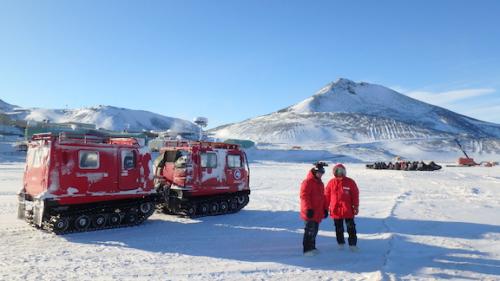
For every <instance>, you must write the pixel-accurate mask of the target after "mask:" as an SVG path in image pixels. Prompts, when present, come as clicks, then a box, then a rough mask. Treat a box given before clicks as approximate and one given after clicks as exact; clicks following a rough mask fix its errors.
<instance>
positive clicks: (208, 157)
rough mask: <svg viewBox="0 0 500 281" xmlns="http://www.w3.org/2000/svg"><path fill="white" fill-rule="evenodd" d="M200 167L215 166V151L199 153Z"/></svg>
mask: <svg viewBox="0 0 500 281" xmlns="http://www.w3.org/2000/svg"><path fill="white" fill-rule="evenodd" d="M201 167H202V168H216V167H217V154H215V153H202V154H201Z"/></svg>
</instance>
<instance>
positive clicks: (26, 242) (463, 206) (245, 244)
mask: <svg viewBox="0 0 500 281" xmlns="http://www.w3.org/2000/svg"><path fill="white" fill-rule="evenodd" d="M309 168H310V165H308V164H297V163H277V162H254V163H251V181H250V183H251V187H252V194H251V196H250V198H251V200H250V203H249V205H248V206H247V207H246V208H245V209H243V210H242V211H241V212H239V213H237V214H232V215H226V216H216V217H204V218H200V219H185V218H179V217H175V216H169V215H164V214H154V215H153V216H152V217H151V218H150V219H149V220H148V221H146V222H145V223H144V224H142V225H139V226H137V227H130V228H121V229H112V230H104V231H97V232H87V233H78V234H69V235H63V236H56V235H53V234H49V233H45V232H43V231H40V230H37V229H34V228H33V227H31V226H29V225H27V224H26V223H25V222H24V221H21V220H17V219H16V208H17V203H16V192H17V191H18V190H19V188H20V187H21V185H22V173H23V163H16V162H3V163H0V268H1V270H0V280H9V281H10V280H93V281H94V280H338V279H344V280H400V279H405V280H422V279H453V280H457V279H461V280H498V279H500V220H499V214H500V167H498V166H497V167H493V168H485V167H474V168H448V167H444V168H443V170H441V171H436V172H408V171H391V170H384V171H380V170H367V169H365V168H364V166H363V165H362V164H347V173H348V175H349V176H351V177H352V178H354V179H355V180H356V181H357V183H358V186H359V188H360V193H361V197H360V202H361V206H360V214H359V217H357V219H356V224H357V228H358V235H359V243H358V245H359V247H360V251H359V252H350V251H348V250H344V251H341V250H338V249H337V246H336V242H335V238H334V236H335V233H334V231H333V223H332V221H331V219H327V220H324V221H323V222H322V223H321V225H320V232H319V235H318V238H317V247H318V248H319V250H320V253H319V255H317V256H314V257H304V256H303V255H302V253H301V251H302V234H303V223H302V221H301V220H300V219H299V214H298V210H299V199H298V197H299V196H298V192H299V185H300V182H301V181H302V180H303V178H304V177H305V175H306V173H307V171H308V169H309ZM329 168H331V166H330V167H329ZM330 176H331V172H328V173H327V174H325V180H328V179H329V177H330Z"/></svg>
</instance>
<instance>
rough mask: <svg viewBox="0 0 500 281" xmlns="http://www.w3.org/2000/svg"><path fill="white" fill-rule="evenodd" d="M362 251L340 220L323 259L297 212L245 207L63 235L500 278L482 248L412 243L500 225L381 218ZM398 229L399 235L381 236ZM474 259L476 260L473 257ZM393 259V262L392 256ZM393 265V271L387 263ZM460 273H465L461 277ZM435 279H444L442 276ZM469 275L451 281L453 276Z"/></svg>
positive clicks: (217, 253)
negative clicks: (312, 251)
mask: <svg viewBox="0 0 500 281" xmlns="http://www.w3.org/2000/svg"><path fill="white" fill-rule="evenodd" d="M356 224H357V228H358V233H359V234H360V236H361V238H360V239H359V242H358V245H359V247H360V248H361V251H359V252H357V253H351V252H350V251H348V250H344V251H341V250H338V249H337V245H336V241H335V233H334V229H333V222H332V221H331V219H328V220H325V221H323V222H322V223H321V225H320V233H319V235H318V238H317V247H318V249H319V250H320V251H321V253H320V254H319V255H318V256H316V257H304V256H303V255H302V236H303V223H302V221H301V220H300V219H299V217H298V213H297V212H292V211H262V210H242V211H240V212H239V213H237V214H232V215H226V216H215V217H203V218H199V219H193V220H191V219H179V218H176V217H173V216H168V215H163V214H155V215H154V216H153V217H152V218H151V219H149V220H148V221H146V222H145V223H144V224H142V225H140V226H138V227H133V228H122V229H113V230H104V231H96V232H87V233H77V234H69V235H65V236H62V237H63V238H64V239H67V240H68V241H70V242H74V243H84V244H97V245H106V244H109V245H112V246H115V247H116V245H117V244H119V245H122V247H129V248H133V249H140V250H144V251H150V252H158V253H178V254H183V255H190V256H203V257H212V258H222V259H230V260H237V261H247V262H276V263H282V264H286V265H293V266H300V267H304V268H311V269H322V270H342V271H348V272H357V273H362V272H376V271H378V270H382V271H383V272H387V273H391V274H395V275H396V277H398V276H406V275H409V274H412V273H417V272H419V271H420V270H422V269H423V268H429V267H438V268H441V269H449V270H454V271H453V272H459V271H457V270H458V269H462V270H464V268H465V270H467V271H471V272H475V273H482V274H498V273H499V272H500V261H498V260H493V259H488V258H487V256H486V254H485V253H481V252H478V251H474V250H467V249H456V248H446V247H439V246H431V245H428V244H421V243H417V242H414V241H410V240H409V239H408V238H407V237H406V236H405V235H423V236H425V235H429V236H438V237H451V238H465V239H482V238H483V235H485V234H487V233H499V232H500V227H499V226H493V225H485V224H474V223H463V222H447V221H445V222H437V221H425V220H421V221H420V220H401V219H395V218H389V219H386V220H384V219H377V218H365V217H359V218H357V220H356ZM386 225H388V226H389V227H390V228H391V229H393V232H392V233H394V235H393V236H392V238H388V237H389V236H388V235H386V236H384V237H387V238H378V237H375V234H380V233H382V234H383V233H384V232H386V229H387V228H386ZM472 256H473V257H472ZM386 257H388V259H386ZM384 265H385V266H384ZM456 274H459V273H456ZM434 277H435V278H441V277H443V276H440V275H436V276H434ZM460 277H461V278H466V277H465V276H450V278H460Z"/></svg>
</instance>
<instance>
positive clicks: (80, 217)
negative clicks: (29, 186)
mask: <svg viewBox="0 0 500 281" xmlns="http://www.w3.org/2000/svg"><path fill="white" fill-rule="evenodd" d="M154 210H155V204H154V201H153V200H147V199H142V200H140V201H135V202H126V203H124V202H120V203H116V202H104V203H103V204H97V205H93V206H91V207H82V208H78V209H77V208H72V209H70V210H68V211H59V212H57V211H56V210H49V211H48V214H47V215H45V216H44V218H43V220H42V226H41V227H40V228H42V229H43V230H45V231H48V232H52V233H55V234H68V233H76V232H86V231H95V230H102V229H112V228H120V227H129V226H135V225H139V224H141V223H142V222H144V221H145V220H147V219H148V217H150V216H151V215H152V214H153V213H154ZM26 221H27V222H28V223H30V224H32V225H35V224H34V222H33V216H26Z"/></svg>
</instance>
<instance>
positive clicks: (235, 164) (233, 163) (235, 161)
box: [227, 155, 242, 168]
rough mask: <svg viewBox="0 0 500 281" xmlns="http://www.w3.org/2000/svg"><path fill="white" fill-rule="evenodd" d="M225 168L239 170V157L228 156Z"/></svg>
mask: <svg viewBox="0 0 500 281" xmlns="http://www.w3.org/2000/svg"><path fill="white" fill-rule="evenodd" d="M227 166H228V167H229V168H241V167H242V165H241V155H228V156H227Z"/></svg>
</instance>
